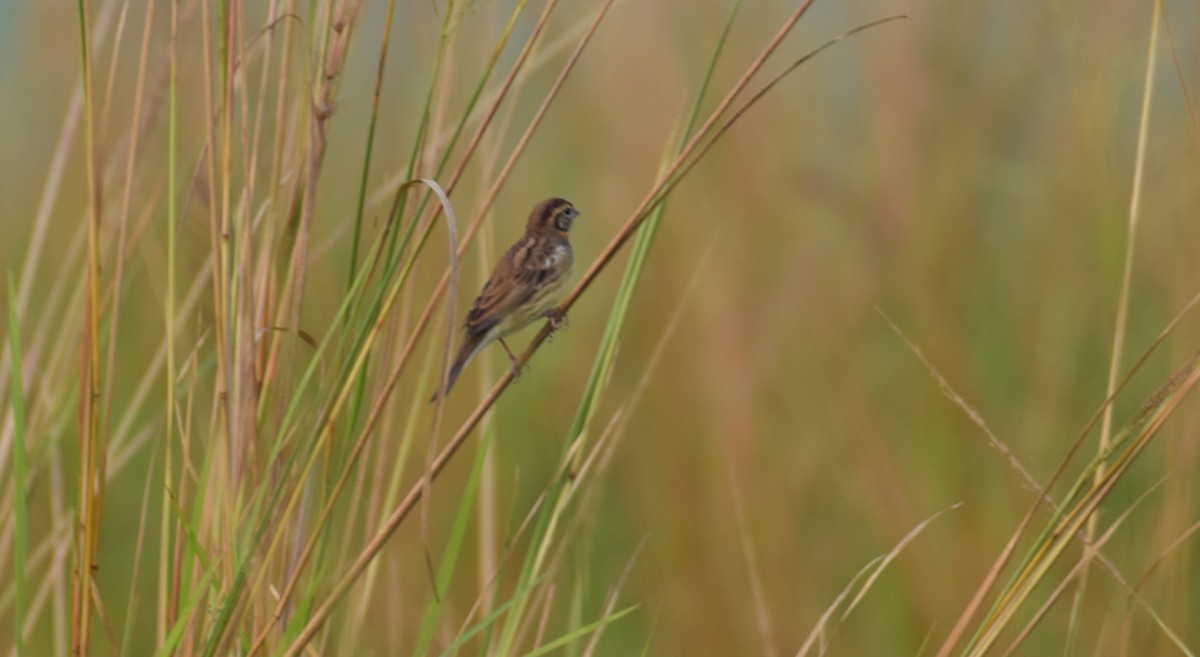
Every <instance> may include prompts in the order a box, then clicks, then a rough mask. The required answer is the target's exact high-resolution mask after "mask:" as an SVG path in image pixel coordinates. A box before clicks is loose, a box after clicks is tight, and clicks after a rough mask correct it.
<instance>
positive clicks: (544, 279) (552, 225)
mask: <svg viewBox="0 0 1200 657" xmlns="http://www.w3.org/2000/svg"><path fill="white" fill-rule="evenodd" d="M578 216H579V210H576V209H575V206H573V205H571V203H570V202H569V201H566V200H564V199H561V198H549V199H546V200H545V201H542V202H541V203H538V204H537V205H535V206H534V207H533V211H532V212H530V213H529V221H528V222H527V223H526V224H525V236H524V237H522V238H521V239H520V240H519V241H518V242H517V243H516V244H513V245H512V246H511V247H509V249H508V251H507V252H505V254H504V257H502V258H500V261H499V262H497V263H496V267H495V269H493V270H492V275H491V276H490V277H488V281H487V283H485V284H484V286H483V290H482V291H480V293H479V296H478V297H476V299H475V303H474V304H473V305H472V306H471V311H470V312H468V313H467V320H466V322H464V323H463V330H464V331H465V333H466V336H465V337H464V338H463V343H462V346H461V347H459V349H458V356H457V357H456V358H455V359H454V365H452V366H451V367H450V376H449V378H447V380H446V388H445V390H443V391H442V392H441V393H440V394H441V396H445V395H448V394H450V388H452V387H453V386H454V382H455V381H456V380H457V379H458V375H459V374H461V373H462V370H463V368H464V367H466V365H467V363H469V362H471V359H472V358H474V357H475V355H476V354H478V353H479V352H480V351H481V350H482V349H483V348H484V347H486V346H487V345H488V344H489V343H490V342H492V341H493V340H499V341H500V344H501V345H502V346H503V347H504V350H505V351H507V352H508V357H509V359H511V360H512V362H513V365H514V366H516V364H517V357H516V356H514V355H513V352H512V349H509V348H508V344H507V343H505V342H504V337H505V336H507V335H511V334H513V333H515V332H517V331H519V330H521V329H522V328H525V327H526V326H528V325H529V324H530V323H532V322H534V321H536V320H538V319H540V318H542V317H551V318H552V316H553V314H554V311H555V309H556V308H557V306H558V303H559V301H561V300H562V296H563V293H564V292H565V291H566V289H567V280H568V279H570V277H571V265H572V263H573V262H574V261H575V256H574V254H573V253H572V252H571V243H570V242H569V241H567V233H568V232H569V231H570V230H571V222H573V221H574V220H575V218H576V217H578ZM556 328H557V326H556ZM438 396H439V395H438V393H435V394H434V395H433V399H431V400H430V401H431V402H432V401H436V400H437V398H438Z"/></svg>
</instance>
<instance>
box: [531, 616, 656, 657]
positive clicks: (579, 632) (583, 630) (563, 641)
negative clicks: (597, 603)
mask: <svg viewBox="0 0 1200 657" xmlns="http://www.w3.org/2000/svg"><path fill="white" fill-rule="evenodd" d="M637 608H638V606H637V605H633V606H630V607H626V608H624V609H622V610H621V611H618V612H614V613H612V614H609V615H607V616H605V617H604V618H601V619H600V620H598V621H596V622H594V623H588V624H587V625H584V626H583V627H580V628H577V629H575V630H573V631H571V632H568V633H567V634H564V635H562V636H561V637H559V638H557V639H555V640H553V641H551V642H550V643H547V644H546V645H544V646H542V647H540V648H538V649H537V650H534V651H532V652H527V653H525V654H524V655H523V656H522V657H538V656H539V655H545V654H546V653H548V652H551V651H553V650H556V649H558V648H561V647H562V646H565V645H567V644H568V643H570V642H572V641H575V640H576V639H579V638H581V637H584V636H587V635H588V634H591V633H592V632H594V631H596V630H598V629H600V628H601V627H604V626H606V625H609V624H611V623H613V622H615V621H617V620H618V619H620V618H621V617H623V616H626V615H628V614H629V613H631V612H632V611H633V610H634V609H637Z"/></svg>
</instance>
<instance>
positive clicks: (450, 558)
mask: <svg viewBox="0 0 1200 657" xmlns="http://www.w3.org/2000/svg"><path fill="white" fill-rule="evenodd" d="M489 441H490V436H484V438H483V440H481V441H480V442H479V450H478V452H477V453H476V455H475V464H474V465H473V466H472V467H471V476H470V478H469V479H467V485H466V486H465V487H464V488H463V490H462V492H461V493H460V501H459V504H458V512H457V513H456V514H455V516H454V525H453V526H452V528H451V530H450V538H449V539H447V541H446V549H445V551H444V553H443V555H442V561H441V564H440V565H439V566H438V572H437V581H436V582H435V589H436V590H435V591H434V594H433V595H432V599H431V600H430V601H429V603H428V604H427V605H426V607H425V614H424V616H423V617H422V619H421V632H420V634H419V635H418V638H417V646H416V648H415V649H414V650H413V652H412V654H414V655H424V654H427V653H428V652H429V644H430V643H431V642H432V641H433V633H434V630H436V629H437V624H438V619H439V618H440V617H441V613H442V603H443V601H444V600H445V599H446V594H447V593H448V592H449V589H450V580H451V578H453V577H454V571H455V566H456V565H457V563H458V554H459V551H460V550H461V548H462V544H463V539H464V538H465V537H466V534H467V525H468V522H469V521H470V519H471V510H472V509H473V508H474V502H475V491H476V490H477V489H478V488H479V476H480V473H482V472H483V463H484V461H485V460H486V456H487V450H488V444H489Z"/></svg>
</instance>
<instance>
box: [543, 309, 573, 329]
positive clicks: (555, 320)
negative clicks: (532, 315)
mask: <svg viewBox="0 0 1200 657" xmlns="http://www.w3.org/2000/svg"><path fill="white" fill-rule="evenodd" d="M542 317H545V318H546V319H548V320H550V332H551V333H553V332H555V331H557V330H558V329H560V328H564V329H565V328H567V326H568V322H567V315H566V313H564V314H563V315H562V317H559V316H558V308H551V309H550V310H547V311H546V312H544V313H542Z"/></svg>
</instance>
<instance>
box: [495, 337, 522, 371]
mask: <svg viewBox="0 0 1200 657" xmlns="http://www.w3.org/2000/svg"><path fill="white" fill-rule="evenodd" d="M497 339H498V340H499V341H500V346H501V347H504V351H506V352H508V360H510V361H511V362H512V373H513V380H514V381H515V380H516V379H518V378H519V377H520V376H521V370H519V369H517V356H516V355H515V354H513V352H512V349H509V348H508V343H507V342H505V341H504V338H497Z"/></svg>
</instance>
